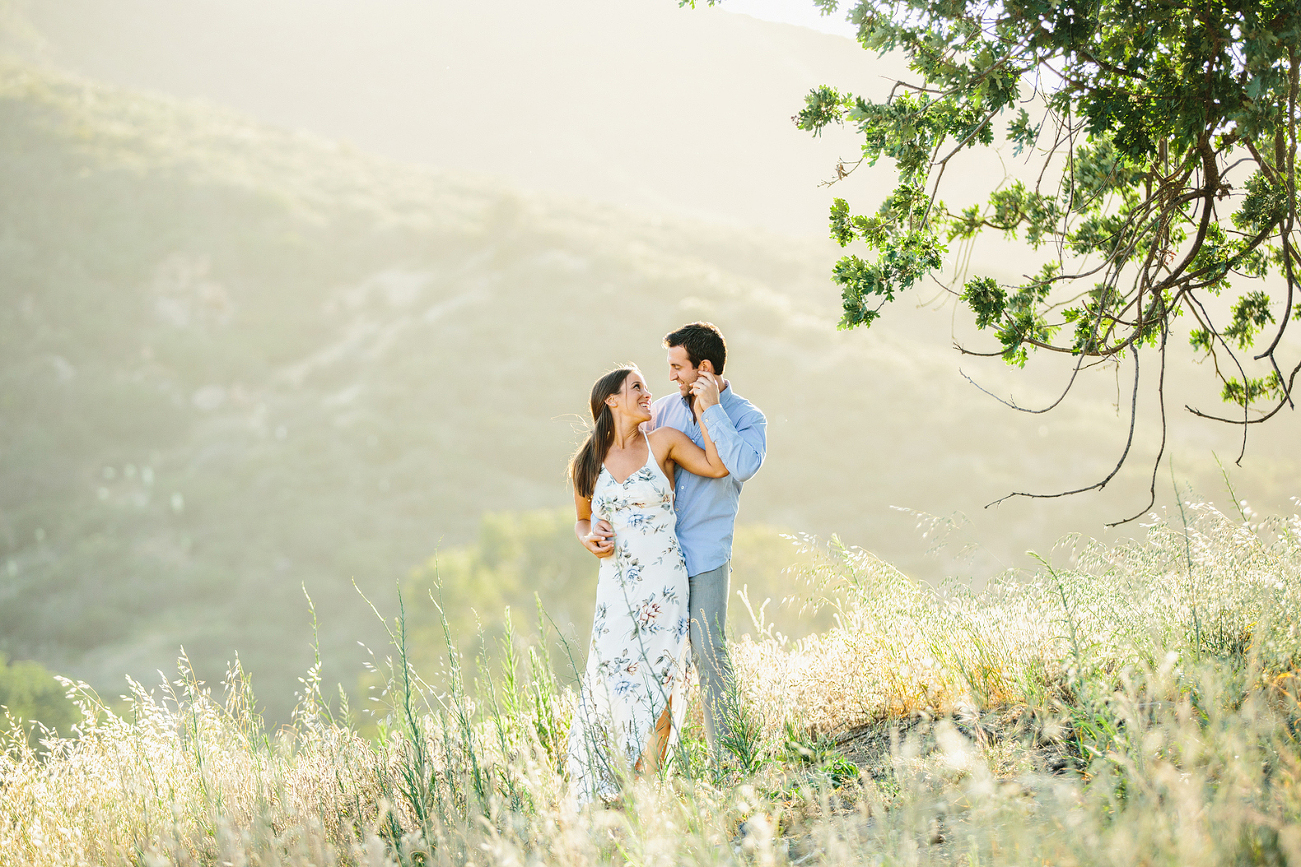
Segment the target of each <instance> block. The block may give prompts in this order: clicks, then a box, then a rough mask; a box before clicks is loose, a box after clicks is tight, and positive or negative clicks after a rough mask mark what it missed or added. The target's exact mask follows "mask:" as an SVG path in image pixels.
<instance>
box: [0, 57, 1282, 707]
mask: <svg viewBox="0 0 1301 867" xmlns="http://www.w3.org/2000/svg"><path fill="white" fill-rule="evenodd" d="M0 70H2V71H0V190H2V191H3V195H0V293H3V303H2V304H0V358H2V359H3V362H2V366H0V410H2V411H0V546H3V547H0V651H3V652H6V653H8V654H9V655H10V656H11V657H13V658H23V657H28V656H34V657H36V658H39V659H41V660H43V661H44V662H46V663H47V664H48V665H50V666H51V667H55V668H57V669H59V670H62V671H65V672H68V673H70V674H75V675H78V676H82V677H86V678H88V679H90V680H91V681H92V682H93V683H95V684H96V685H99V686H104V687H107V688H109V689H111V690H116V689H117V688H118V686H117V685H118V684H120V676H121V674H122V673H123V672H131V673H133V674H135V675H137V676H145V675H147V674H148V673H149V672H151V671H152V670H153V669H155V668H160V667H161V668H165V669H166V668H169V667H170V664H171V660H172V658H173V657H174V655H175V653H176V650H177V647H178V646H179V645H181V644H184V646H185V648H186V650H187V651H188V653H189V654H190V656H191V657H192V658H193V660H194V661H195V663H196V665H197V666H198V668H199V670H200V672H201V673H202V674H204V675H206V676H209V677H212V676H214V675H215V674H217V673H219V671H220V668H221V666H222V665H223V664H224V662H225V661H226V660H228V659H230V658H232V657H233V655H234V654H235V652H236V651H238V652H239V654H240V656H241V658H242V660H243V662H244V665H245V667H246V668H247V669H248V670H250V671H251V672H253V675H254V677H255V681H256V682H257V683H259V684H260V685H261V688H260V689H259V692H260V693H261V694H262V695H263V697H264V698H266V699H267V700H268V703H269V704H270V705H271V710H272V713H273V714H281V715H282V714H283V713H285V712H286V710H287V707H288V705H289V703H290V702H291V700H292V699H291V689H292V687H293V686H295V685H296V679H295V678H296V677H297V676H298V675H299V674H301V673H302V672H303V671H304V670H305V669H306V668H307V666H308V665H309V664H310V661H311V650H310V647H309V641H310V625H309V618H308V614H307V608H306V603H305V600H304V599H303V597H302V589H301V588H302V587H303V586H304V585H305V586H306V588H307V590H308V591H309V592H310V593H311V595H312V598H313V599H314V601H315V603H316V608H317V612H318V615H319V618H320V621H321V628H322V645H323V648H322V649H323V653H324V656H325V659H326V662H327V671H326V677H327V680H329V679H342V680H345V681H347V682H351V680H352V679H353V678H354V677H355V674H356V671H357V659H358V657H357V651H356V650H355V641H356V640H357V639H359V638H360V639H364V640H367V641H376V639H377V636H376V626H375V625H374V622H373V619H372V616H371V615H370V613H369V611H368V610H367V609H366V608H365V606H364V604H363V603H362V602H361V601H360V600H359V598H358V597H357V595H356V593H355V591H354V590H353V588H352V582H353V581H354V580H355V581H356V582H357V584H358V585H359V586H360V587H361V588H362V589H363V590H364V591H365V592H366V593H367V594H368V595H370V596H371V597H372V598H375V599H376V600H377V601H378V602H379V603H380V605H381V607H382V608H383V609H384V610H385V611H392V610H393V607H394V603H393V588H394V586H395V582H396V581H397V580H398V579H399V578H401V577H402V576H404V575H405V574H406V573H407V572H408V570H409V569H411V568H412V567H413V566H415V565H416V564H420V563H423V562H424V561H425V560H426V559H427V557H428V556H429V555H430V554H431V553H433V552H434V551H435V550H436V549H438V548H439V547H440V545H441V546H447V545H451V544H459V543H462V542H465V541H468V540H469V539H470V538H471V537H472V536H473V534H474V532H475V530H476V527H477V526H478V523H479V519H480V516H481V514H482V513H484V512H485V511H521V510H527V509H533V508H539V507H554V506H563V505H565V504H566V503H567V502H568V501H569V493H568V491H567V489H566V486H565V481H564V477H563V466H564V462H565V459H566V457H567V456H568V454H569V452H570V451H571V450H572V448H573V445H574V444H575V442H576V440H577V435H576V434H575V431H574V428H575V424H576V423H577V421H578V417H579V414H581V413H584V412H585V403H586V398H587V391H588V388H589V387H590V383H591V382H592V380H593V379H594V378H595V376H596V375H597V374H599V373H600V372H601V371H603V370H604V369H605V368H606V367H607V366H609V365H611V364H613V363H616V362H622V361H627V360H632V361H636V362H638V363H640V364H642V365H643V367H644V368H645V369H646V370H647V371H648V373H649V374H650V380H651V383H652V387H653V388H656V389H657V391H658V390H659V389H665V388H667V383H665V382H664V371H663V369H662V350H661V349H660V348H659V339H660V337H661V336H662V335H663V334H664V333H665V332H666V331H668V330H669V329H670V328H672V327H674V326H676V325H679V324H681V323H682V322H683V321H684V320H688V319H694V318H697V317H706V318H710V319H712V320H714V321H716V322H718V323H719V324H720V325H721V326H722V327H723V328H724V329H725V331H726V333H727V334H728V337H729V341H730V343H729V345H730V347H731V349H732V352H733V362H732V363H731V364H729V368H728V373H729V375H730V376H732V377H733V378H734V380H735V382H736V383H737V388H738V390H739V391H741V392H742V393H744V394H746V395H747V396H749V397H751V398H753V399H754V400H755V401H756V402H757V403H758V404H759V405H760V406H761V407H763V408H764V409H765V411H766V412H767V413H768V416H769V418H770V421H771V431H770V442H771V452H770V461H769V464H768V465H767V466H766V467H765V468H764V470H763V472H762V473H761V474H760V475H759V476H758V477H756V478H755V479H754V480H753V481H752V482H751V483H750V485H749V486H748V487H747V492H746V498H745V502H744V508H743V513H742V518H743V520H747V521H762V522H766V523H768V524H772V525H776V526H784V527H789V528H791V529H793V530H807V531H813V532H819V533H824V534H825V533H829V532H832V531H837V532H840V533H841V534H842V535H844V536H845V537H846V538H848V539H850V540H851V541H853V542H856V543H859V544H862V545H865V546H867V547H871V548H874V549H878V550H881V551H882V552H883V553H885V554H887V555H888V556H891V557H892V558H894V559H897V560H898V561H899V562H902V563H904V564H905V565H906V566H907V565H908V564H909V563H914V564H915V563H916V562H917V556H918V554H919V552H920V547H921V545H920V543H918V542H916V541H915V538H914V536H913V535H912V534H911V527H912V523H913V522H912V520H911V519H910V518H907V517H906V516H901V515H899V514H898V513H892V512H890V511H889V509H888V507H889V506H890V505H893V504H898V505H906V506H913V507H919V508H924V509H928V510H931V511H940V512H943V511H948V510H951V509H958V508H961V509H967V510H972V509H977V508H978V507H979V506H980V505H981V504H983V503H984V502H986V501H987V500H988V499H992V498H993V497H995V496H998V495H1001V494H1003V493H1006V492H1007V490H1010V489H1011V486H1019V485H1033V486H1036V487H1040V488H1052V487H1053V486H1057V485H1062V484H1068V483H1070V482H1073V481H1080V480H1087V481H1092V478H1093V477H1094V476H1096V475H1097V474H1098V472H1099V471H1102V472H1105V471H1106V469H1108V466H1107V463H1108V461H1109V460H1110V459H1111V457H1112V455H1113V453H1114V451H1115V448H1113V445H1115V446H1118V444H1119V442H1120V440H1121V439H1122V438H1123V430H1121V429H1120V422H1119V421H1118V420H1117V418H1116V414H1115V411H1114V409H1112V408H1111V407H1110V406H1108V405H1107V401H1106V399H1105V393H1106V392H1107V389H1106V388H1104V389H1101V390H1100V393H1102V394H1104V397H1098V396H1097V395H1093V396H1090V395H1087V394H1086V395H1084V397H1085V399H1084V400H1081V401H1079V402H1078V403H1075V404H1071V405H1070V406H1069V407H1067V408H1066V409H1065V412H1064V413H1063V414H1059V415H1057V416H1055V417H1054V418H1052V419H1050V420H1049V421H1048V422H1047V423H1046V424H1047V425H1050V426H1051V427H1050V428H1049V427H1045V428H1044V429H1043V431H1042V432H1040V425H1042V424H1045V422H1044V421H1043V420H1042V419H1038V418H1036V419H1033V420H1031V423H1028V424H1024V425H1020V426H1016V424H1014V422H1015V423H1017V424H1019V422H1020V420H1019V419H1015V418H1014V419H1011V420H1009V417H1008V416H1007V415H1006V414H1001V413H999V412H998V411H996V409H995V408H994V407H993V406H992V405H991V404H990V403H989V401H988V399H987V398H984V397H983V396H981V395H980V394H979V393H978V392H976V391H975V390H974V389H972V388H970V387H969V386H967V385H966V384H965V383H964V382H963V381H962V380H961V379H960V378H959V377H958V376H957V375H956V373H955V372H954V359H953V357H952V356H951V355H950V354H949V353H950V352H951V350H950V349H949V348H948V346H947V345H946V344H945V343H944V342H943V341H935V340H934V339H932V340H931V341H930V342H929V343H926V344H921V343H918V342H917V341H915V340H914V339H913V338H912V337H910V336H909V335H910V334H911V333H912V332H913V331H914V330H916V328H917V327H918V326H917V323H913V322H911V321H910V319H909V317H908V316H906V315H901V316H900V317H899V318H898V319H897V322H898V325H897V327H895V328H894V329H893V330H885V329H881V330H879V331H875V330H874V331H873V332H871V333H859V334H848V335H847V334H839V333H837V332H835V330H834V326H833V323H834V314H835V310H834V306H835V305H834V292H833V291H832V290H831V287H830V286H829V285H828V284H827V282H826V279H825V274H826V269H827V266H828V263H829V261H830V259H829V255H828V251H827V250H826V249H825V248H823V247H821V246H817V245H814V246H810V247H802V246H797V245H792V244H791V243H789V242H779V241H775V240H773V239H771V238H765V237H762V236H756V235H754V234H753V233H738V232H730V231H724V230H719V229H713V228H709V227H707V226H701V225H691V224H674V223H667V222H659V221H653V220H649V219H639V218H635V217H632V216H630V215H628V214H625V213H621V212H617V211H613V210H608V209H603V208H600V207H597V206H592V205H586V204H584V203H582V202H572V201H563V200H539V199H529V198H522V197H520V196H517V195H514V194H512V193H511V192H509V191H507V190H504V189H499V188H494V187H491V186H489V185H487V184H484V183H482V182H477V181H476V182H473V183H472V182H468V181H464V180H458V179H457V178H455V177H452V176H448V175H443V174H438V173H435V172H432V171H429V170H423V169H416V168H411V167H407V166H402V165H398V164H394V163H389V162H384V161H382V160H378V159H374V158H370V157H367V156H364V155H361V154H358V153H355V152H352V151H349V150H348V149H346V148H341V147H339V146H336V145H333V144H331V143H328V142H324V141H321V140H317V139H313V138H310V137H306V136H303V135H297V134H292V133H287V132H281V131H277V130H274V129H269V128H266V127H261V126H257V125H255V124H252V123H249V122H247V121H246V120H244V119H242V118H240V117H238V116H234V115H231V114H227V113H223V112H221V111H217V110H213V109H211V108H207V107H204V106H202V105H197V104H181V103H176V102H169V101H166V100H162V99H157V98H151V97H143V96H140V95H137V94H133V93H130V92H126V91H121V90H116V89H113V88H110V87H105V86H100V85H95V84H91V83H88V82H86V81H83V80H79V79H72V78H64V77H59V76H57V75H54V74H50V73H44V72H37V71H34V70H33V69H30V68H25V67H19V66H5V67H0ZM912 315H913V316H921V317H922V318H924V319H927V320H928V322H925V323H922V324H923V325H925V326H926V327H928V328H931V329H932V330H933V328H934V326H935V319H934V318H933V316H932V315H931V314H930V313H928V312H925V311H923V312H921V313H920V314H912ZM932 336H933V335H932ZM1040 393H1044V394H1046V391H1045V389H1043V388H1040V387H1039V386H1036V385H1035V384H1034V383H1029V384H1027V385H1026V387H1025V391H1023V394H1028V395H1029V396H1030V397H1031V398H1033V397H1035V396H1036V395H1037V394H1040ZM1270 466H1271V467H1273V466H1275V465H1270ZM1288 466H1294V465H1288ZM1262 474H1263V472H1262ZM1275 475H1281V474H1278V473H1275ZM1288 478H1295V471H1294V470H1293V471H1292V472H1291V474H1290V476H1288ZM1131 481H1132V480H1131ZM1283 481H1286V479H1283V480H1282V481H1279V483H1278V487H1279V489H1280V490H1281V489H1282V486H1283ZM1126 484H1128V487H1125V485H1122V484H1119V482H1118V485H1117V486H1113V488H1109V489H1108V493H1109V494H1111V493H1112V491H1113V490H1114V488H1115V487H1119V490H1118V491H1117V495H1116V496H1115V497H1111V498H1109V499H1104V500H1098V499H1093V500H1088V501H1072V502H1071V503H1069V504H1066V505H1061V506H1054V509H1053V510H1051V511H1049V510H1045V509H1042V508H1039V507H1037V506H1017V505H1011V506H1005V507H1004V510H1003V511H1002V512H1001V513H1000V516H999V517H1000V519H1002V521H1003V523H1001V524H999V525H997V526H998V529H997V530H996V531H995V532H996V535H995V534H991V533H990V532H988V531H985V532H984V535H985V536H986V537H987V538H996V539H998V541H997V542H996V543H993V544H994V546H995V547H997V546H998V545H1002V546H1004V547H1002V548H999V549H997V550H995V551H994V554H996V555H997V556H998V557H1000V558H1004V559H1008V560H1010V555H1015V554H1017V553H1019V552H1020V551H1023V550H1024V549H1025V548H1026V547H1031V546H1037V547H1042V546H1044V545H1046V544H1049V543H1050V542H1051V540H1052V539H1053V538H1055V537H1056V536H1057V535H1059V534H1060V533H1063V532H1066V531H1067V530H1072V529H1079V528H1081V527H1086V528H1096V527H1097V526H1098V524H1099V522H1100V519H1102V518H1104V517H1111V518H1114V517H1116V516H1117V511H1118V510H1120V509H1123V508H1128V507H1129V506H1130V505H1131V503H1130V502H1129V500H1128V499H1126V498H1127V497H1128V496H1129V495H1130V494H1132V493H1133V491H1134V490H1135V489H1136V488H1135V485H1134V484H1131V483H1128V482H1127V483H1126ZM1287 493H1290V491H1287ZM1018 509H1019V511H1018ZM986 526H989V525H988V524H987V525H986ZM910 556H911V558H912V559H911V560H910V559H909V557H910ZM988 562H992V560H990V561H988ZM741 578H743V576H741ZM593 580H594V576H593ZM484 614H485V615H486V616H490V615H491V614H492V612H484Z"/></svg>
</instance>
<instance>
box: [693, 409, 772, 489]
mask: <svg viewBox="0 0 1301 867" xmlns="http://www.w3.org/2000/svg"><path fill="white" fill-rule="evenodd" d="M703 418H704V422H705V424H706V425H707V426H708V427H709V437H710V439H712V440H713V441H714V445H715V446H716V447H717V448H718V456H719V457H720V458H722V459H723V466H725V467H727V471H728V472H729V473H731V474H732V475H733V476H735V477H736V478H737V479H739V480H740V481H742V482H745V481H749V480H750V478H751V477H753V476H754V474H755V473H757V472H759V467H761V466H763V459H764V455H766V454H767V452H768V420H767V419H766V418H764V417H763V413H761V412H759V410H758V409H756V408H755V407H754V406H753V405H751V406H750V407H748V408H747V410H746V411H745V412H743V413H741V417H740V418H739V419H737V421H736V422H735V423H733V421H732V419H731V418H730V417H729V416H728V414H727V410H725V409H723V407H722V406H721V405H719V404H714V405H713V406H711V407H709V408H708V409H706V410H705V413H704V416H703Z"/></svg>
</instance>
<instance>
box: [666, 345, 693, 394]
mask: <svg viewBox="0 0 1301 867" xmlns="http://www.w3.org/2000/svg"><path fill="white" fill-rule="evenodd" d="M699 377H700V371H699V370H698V369H697V368H695V367H693V366H692V365H691V359H690V358H688V357H687V350H686V348H685V347H682V346H670V347H669V382H675V383H677V385H678V391H679V392H680V393H681V394H682V396H683V397H690V396H691V383H693V382H695V381H696V380H697V379H698V378H699Z"/></svg>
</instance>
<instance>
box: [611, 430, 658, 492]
mask: <svg viewBox="0 0 1301 867" xmlns="http://www.w3.org/2000/svg"><path fill="white" fill-rule="evenodd" d="M641 438H642V440H643V441H644V442H645V443H646V460H645V462H643V463H642V465H641V466H640V467H638V468H637V469H635V470H633V471H632V472H631V473H629V474H628V475H627V477H626V478H624V480H623V481H622V482H621V481H619V480H618V479H616V478H615V477H614V473H612V472H610V468H609V467H607V466H606V465H605V461H601V472H603V473H605V474H606V475H608V476H609V477H610V479H611V480H612V481H613V482H614V483H615V484H616V485H618V486H619V487H621V488H622V487H623V486H624V485H626V484H628V482H629V481H630V480H631V479H632V477H633V476H635V475H637V474H638V473H640V472H641V471H642V470H644V469H646V464H649V463H650V462H651V461H653V460H655V450H654V449H652V448H651V445H650V437H648V436H646V431H642V432H641ZM658 465H659V463H658V462H656V466H658Z"/></svg>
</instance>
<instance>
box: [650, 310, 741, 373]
mask: <svg viewBox="0 0 1301 867" xmlns="http://www.w3.org/2000/svg"><path fill="white" fill-rule="evenodd" d="M675 346H681V347H682V348H683V349H685V350H686V351H687V360H688V361H690V362H691V366H692V367H700V362H702V361H705V360H706V359H708V361H709V363H710V364H712V365H713V366H714V373H716V374H718V375H719V376H722V375H723V364H724V363H725V362H726V361H727V341H725V340H723V332H721V331H719V330H718V329H717V328H715V327H714V324H713V323H712V322H692V323H691V324H690V325H683V326H682V327H681V328H679V329H678V330H677V331H671V332H669V333H668V334H666V335H665V336H664V347H665V348H666V349H672V348H673V347H675Z"/></svg>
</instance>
